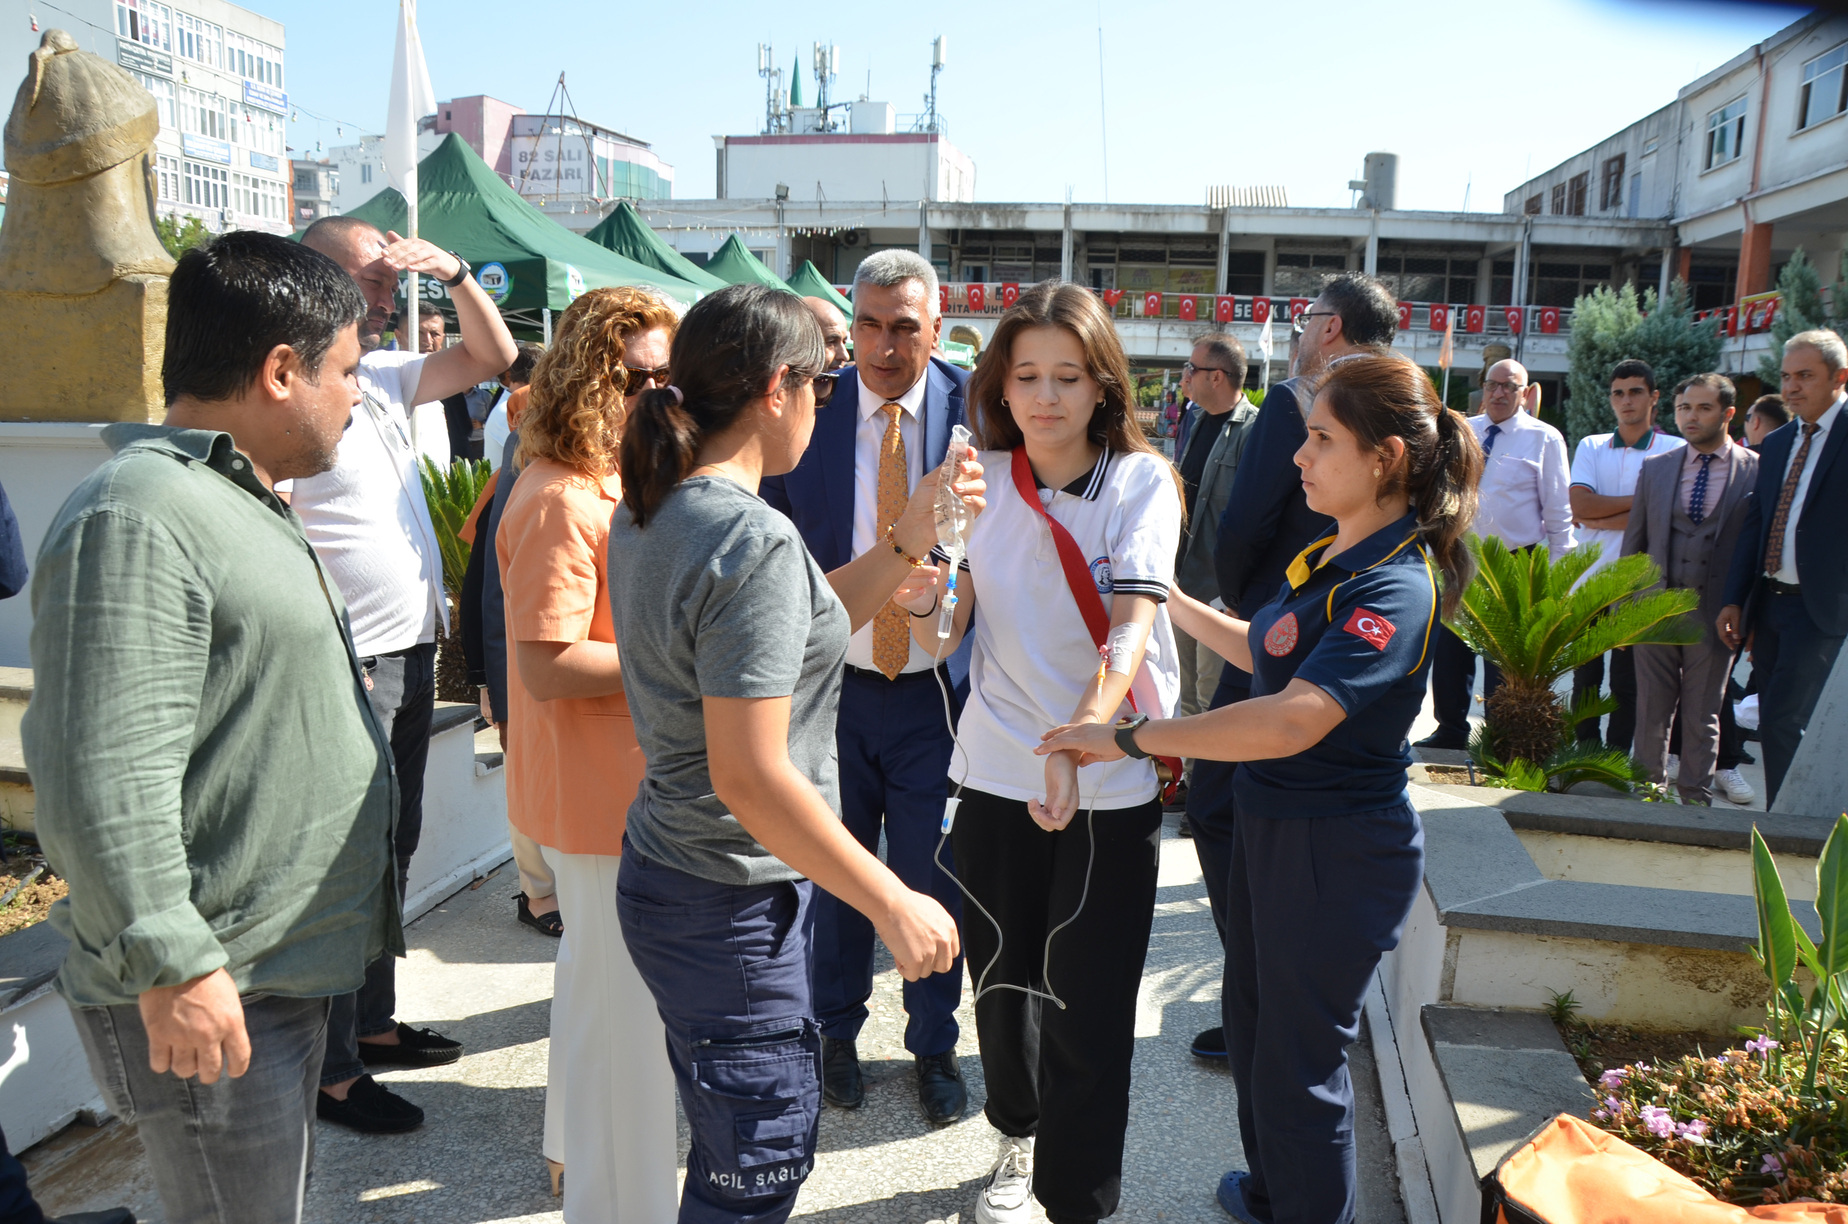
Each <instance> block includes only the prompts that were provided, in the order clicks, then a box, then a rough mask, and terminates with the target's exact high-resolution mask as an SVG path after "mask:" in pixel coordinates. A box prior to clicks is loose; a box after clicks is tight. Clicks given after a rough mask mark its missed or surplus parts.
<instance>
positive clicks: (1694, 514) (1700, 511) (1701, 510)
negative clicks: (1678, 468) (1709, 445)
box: [1688, 455, 1719, 527]
mask: <svg viewBox="0 0 1848 1224" xmlns="http://www.w3.org/2000/svg"><path fill="white" fill-rule="evenodd" d="M1718 457H1719V456H1717V455H1701V456H1700V457H1699V458H1700V471H1698V472H1696V473H1695V474H1694V487H1693V488H1692V489H1690V490H1689V491H1688V518H1690V519H1692V520H1693V522H1694V525H1695V526H1696V527H1698V526H1700V521H1701V520H1702V519H1704V518H1706V517H1707V473H1708V471H1709V470H1710V469H1711V468H1712V467H1713V461H1714V460H1715V459H1717V458H1718Z"/></svg>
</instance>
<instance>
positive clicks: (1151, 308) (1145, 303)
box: [1142, 293, 1161, 319]
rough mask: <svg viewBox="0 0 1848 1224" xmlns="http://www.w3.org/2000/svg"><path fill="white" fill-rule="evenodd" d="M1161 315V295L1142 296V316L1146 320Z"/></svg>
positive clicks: (1149, 294)
mask: <svg viewBox="0 0 1848 1224" xmlns="http://www.w3.org/2000/svg"><path fill="white" fill-rule="evenodd" d="M1160 313H1161V294H1159V293H1145V294H1143V295H1142V314H1143V316H1144V317H1145V318H1151V319H1152V318H1154V317H1155V316H1156V315H1159V314H1160Z"/></svg>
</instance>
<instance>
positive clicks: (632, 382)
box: [622, 366, 670, 395]
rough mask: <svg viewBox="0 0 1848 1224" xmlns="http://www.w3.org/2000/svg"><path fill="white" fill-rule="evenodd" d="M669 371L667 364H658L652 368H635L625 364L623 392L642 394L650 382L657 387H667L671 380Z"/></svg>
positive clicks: (623, 368)
mask: <svg viewBox="0 0 1848 1224" xmlns="http://www.w3.org/2000/svg"><path fill="white" fill-rule="evenodd" d="M669 373H670V370H669V367H667V366H656V367H655V368H654V369H652V370H650V369H646V368H644V369H633V368H631V367H629V366H623V367H622V374H623V385H622V393H623V394H624V395H640V394H641V393H642V392H644V391H646V390H647V389H648V387H649V385H650V384H653V385H654V386H657V387H665V386H667V384H668V382H669V381H670V379H669Z"/></svg>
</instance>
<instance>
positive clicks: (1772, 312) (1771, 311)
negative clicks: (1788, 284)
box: [1764, 298, 1784, 327]
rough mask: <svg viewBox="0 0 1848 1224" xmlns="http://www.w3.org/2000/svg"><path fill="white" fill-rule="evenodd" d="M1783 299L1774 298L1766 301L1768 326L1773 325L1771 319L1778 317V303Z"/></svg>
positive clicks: (1766, 321)
mask: <svg viewBox="0 0 1848 1224" xmlns="http://www.w3.org/2000/svg"><path fill="white" fill-rule="evenodd" d="M1783 300H1784V299H1783V298H1772V299H1771V300H1770V301H1768V302H1766V303H1765V317H1764V325H1765V326H1766V327H1769V326H1771V320H1773V319H1775V318H1777V304H1778V303H1779V302H1781V301H1783Z"/></svg>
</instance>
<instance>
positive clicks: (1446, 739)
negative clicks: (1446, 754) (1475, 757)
mask: <svg viewBox="0 0 1848 1224" xmlns="http://www.w3.org/2000/svg"><path fill="white" fill-rule="evenodd" d="M1412 747H1414V748H1456V749H1462V748H1467V747H1469V740H1468V739H1466V738H1464V737H1463V736H1460V735H1445V734H1444V733H1443V732H1442V731H1438V732H1435V733H1433V734H1431V735H1427V736H1425V737H1424V738H1423V739H1421V740H1414V741H1413V742H1412Z"/></svg>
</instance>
